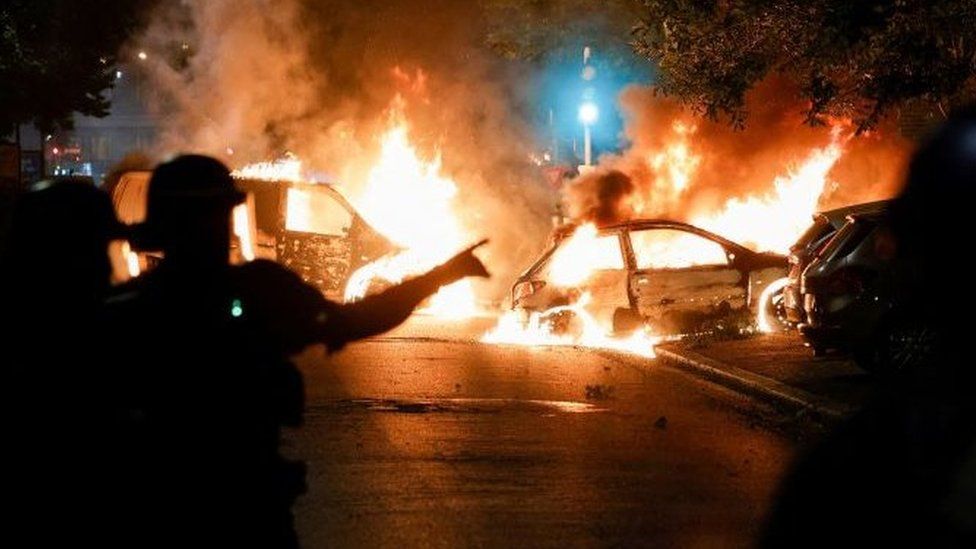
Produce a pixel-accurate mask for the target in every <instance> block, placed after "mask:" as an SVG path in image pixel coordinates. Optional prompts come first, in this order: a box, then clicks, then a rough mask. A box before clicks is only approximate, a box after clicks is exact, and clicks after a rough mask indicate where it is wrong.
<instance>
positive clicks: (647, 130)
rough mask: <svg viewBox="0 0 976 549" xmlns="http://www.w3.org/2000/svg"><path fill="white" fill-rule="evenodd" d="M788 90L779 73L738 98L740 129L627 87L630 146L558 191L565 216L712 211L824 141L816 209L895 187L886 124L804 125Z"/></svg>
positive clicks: (893, 135)
mask: <svg viewBox="0 0 976 549" xmlns="http://www.w3.org/2000/svg"><path fill="white" fill-rule="evenodd" d="M798 97H799V94H798V93H797V90H796V89H795V88H793V87H792V86H791V84H789V83H787V82H786V81H785V80H782V79H780V78H775V77H774V78H770V79H768V80H766V81H765V82H763V83H762V84H761V85H759V86H758V87H757V88H756V89H755V90H753V91H752V92H751V94H750V95H749V96H748V98H747V106H748V108H749V118H748V120H747V122H746V124H747V125H746V127H745V128H742V129H736V128H733V127H730V126H729V125H728V124H726V123H725V122H722V121H712V120H707V119H704V118H702V117H700V116H697V115H695V113H693V112H691V111H690V110H688V109H686V108H684V107H682V106H681V105H679V104H678V103H677V102H676V101H674V100H671V99H668V98H665V97H661V96H659V95H657V94H655V92H654V90H653V88H649V87H631V88H629V89H627V90H626V91H625V92H624V93H623V94H622V95H621V97H620V104H621V107H622V109H623V111H624V112H625V114H626V117H627V120H628V123H627V129H626V136H625V137H626V139H627V140H628V141H629V142H630V146H629V147H628V148H627V149H626V151H625V152H624V153H622V154H620V155H607V156H604V157H601V158H600V162H599V165H598V167H597V169H596V170H594V171H593V172H592V173H590V174H587V175H585V176H584V177H581V178H579V179H578V180H577V181H576V182H575V183H574V184H573V185H571V186H570V187H569V188H568V189H567V191H566V193H565V194H566V201H567V202H568V206H569V209H570V213H571V215H573V216H574V217H576V218H578V219H581V220H593V221H598V222H602V223H606V222H610V221H619V220H625V219H630V218H635V217H665V218H671V219H677V220H685V221H688V220H692V219H694V218H695V217H696V216H699V215H703V214H708V213H711V212H716V211H718V210H720V209H721V208H722V206H723V205H724V204H725V203H726V202H727V201H728V200H730V199H734V198H745V197H750V196H762V195H764V194H767V193H769V192H770V191H772V190H773V186H774V182H775V181H776V179H777V177H780V176H784V175H787V174H789V173H790V172H791V170H794V169H796V168H797V167H798V166H799V165H800V164H801V163H802V162H803V161H804V160H805V159H807V158H808V157H809V156H810V154H811V151H815V150H817V149H822V148H824V147H827V146H828V145H829V144H831V142H832V141H833V140H834V139H839V141H840V143H841V146H842V147H843V155H842V156H841V157H840V159H839V160H838V161H837V162H836V163H835V164H834V165H833V167H832V168H831V169H830V171H829V172H828V174H827V181H828V185H827V186H826V187H825V189H824V192H823V194H822V195H821V196H820V204H819V207H821V208H831V207H839V206H842V205H847V204H852V203H857V202H864V201H870V200H878V199H882V198H887V197H891V196H893V195H895V194H896V193H897V191H898V189H899V188H900V185H901V180H902V173H903V171H904V169H905V166H906V162H907V159H908V156H909V153H910V151H911V144H910V143H909V142H908V141H906V140H905V139H903V138H901V137H900V136H899V134H898V132H897V129H896V128H895V127H894V126H893V125H891V124H888V125H882V127H881V128H880V129H878V130H877V131H875V132H872V133H871V134H867V135H861V136H853V132H854V128H853V126H851V125H850V124H847V123H845V121H841V120H836V121H832V122H831V124H830V125H828V126H822V127H809V126H807V125H805V124H804V117H803V112H804V110H805V105H804V104H803V103H802V102H801V101H800V100H799V99H798ZM833 132H837V133H836V136H837V137H835V134H834V133H833ZM623 189H631V191H630V192H621V191H622V190H623Z"/></svg>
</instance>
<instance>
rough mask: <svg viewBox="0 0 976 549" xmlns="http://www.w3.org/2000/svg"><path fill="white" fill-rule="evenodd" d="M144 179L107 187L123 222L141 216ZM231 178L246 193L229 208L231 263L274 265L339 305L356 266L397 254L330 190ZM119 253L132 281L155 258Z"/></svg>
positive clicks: (128, 177) (142, 175)
mask: <svg viewBox="0 0 976 549" xmlns="http://www.w3.org/2000/svg"><path fill="white" fill-rule="evenodd" d="M150 175H151V174H150V173H149V172H128V173H126V174H124V175H123V176H122V177H121V178H120V179H119V181H118V183H117V184H116V185H115V186H114V188H113V189H112V202H113V204H114V205H115V209H116V212H117V214H118V216H119V219H120V220H121V221H122V222H124V223H129V224H132V223H138V222H140V221H142V220H143V219H144V218H145V215H146V197H147V191H148V188H149V177H150ZM235 181H236V182H237V185H238V187H239V188H240V189H241V190H242V191H244V192H246V193H247V200H246V201H245V202H244V203H243V204H241V205H239V206H237V208H235V210H234V215H233V228H234V231H233V232H234V237H233V239H232V244H231V248H232V249H231V255H232V259H233V260H234V261H238V262H239V261H248V260H251V259H254V258H264V259H270V260H273V261H277V262H279V263H281V264H282V265H284V266H286V267H288V268H290V269H291V270H293V271H295V272H296V273H298V274H299V275H300V276H301V277H302V279H304V280H305V281H306V282H308V283H309V284H311V285H313V286H315V287H317V288H319V289H320V290H321V291H322V292H323V293H324V294H325V295H327V296H328V297H330V298H332V299H338V300H341V299H342V297H343V292H344V290H345V287H346V283H347V282H348V280H349V277H350V276H351V275H352V274H353V273H354V272H355V271H356V270H357V269H359V268H360V267H362V266H363V265H366V264H367V263H371V262H373V261H375V260H376V259H378V258H380V257H381V256H383V255H385V254H388V253H390V252H392V251H394V250H395V249H396V248H395V246H394V245H393V244H391V243H390V242H389V241H388V240H387V239H386V238H384V237H383V236H382V235H380V234H379V233H378V232H376V231H375V230H374V229H373V228H372V227H370V226H369V224H367V223H366V221H365V220H364V219H363V218H362V217H361V216H360V215H359V214H358V213H357V212H356V210H355V209H354V208H353V207H352V205H351V204H349V202H348V201H347V200H346V199H345V198H344V197H343V196H342V194H341V193H340V192H339V191H338V190H337V189H336V188H335V187H334V186H332V185H329V184H325V183H310V182H305V181H294V180H274V181H270V180H265V179H258V178H246V177H235ZM125 253H126V254H127V256H128V257H127V258H128V264H129V274H130V275H132V276H137V275H138V274H139V273H140V272H141V271H144V270H146V269H150V268H152V267H153V266H154V264H155V263H156V262H157V261H158V260H159V257H158V255H157V254H154V253H152V252H150V253H140V254H135V253H133V252H131V251H130V250H125Z"/></svg>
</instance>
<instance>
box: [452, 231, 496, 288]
mask: <svg viewBox="0 0 976 549" xmlns="http://www.w3.org/2000/svg"><path fill="white" fill-rule="evenodd" d="M487 243H488V239H485V240H482V241H481V242H478V243H477V244H475V245H473V246H470V247H468V248H467V249H465V250H464V251H462V252H459V253H458V254H457V255H455V256H454V257H452V258H451V259H448V260H447V262H445V263H444V264H443V265H442V266H441V267H442V268H443V269H444V271H446V272H447V273H448V274H450V275H451V277H452V278H457V279H462V278H464V277H468V276H477V277H481V278H488V277H490V276H491V274H490V273H489V272H488V269H486V268H485V264H484V263H482V262H481V260H480V259H478V257H477V256H475V255H474V251H475V250H476V249H478V248H480V247H481V246H484V245H485V244H487Z"/></svg>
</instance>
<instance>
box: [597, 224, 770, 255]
mask: <svg viewBox="0 0 976 549" xmlns="http://www.w3.org/2000/svg"><path fill="white" fill-rule="evenodd" d="M643 229H676V230H679V231H685V232H689V233H693V234H697V235H699V236H702V237H705V238H708V239H709V240H714V241H717V242H721V243H722V244H725V245H728V246H731V247H733V248H737V249H739V250H742V251H744V252H746V253H750V254H755V253H757V252H754V251H752V250H750V249H749V248H746V247H745V246H743V245H742V244H739V243H737V242H733V241H731V240H729V239H727V238H724V237H722V236H719V235H717V234H715V233H713V232H711V231H707V230H705V229H702V228H700V227H696V226H694V225H692V224H690V223H685V222H683V221H674V220H673V219H632V220H630V221H625V222H623V223H614V224H612V225H603V226H601V227H600V228H599V230H600V232H612V231H622V230H631V231H634V230H637V231H640V230H643Z"/></svg>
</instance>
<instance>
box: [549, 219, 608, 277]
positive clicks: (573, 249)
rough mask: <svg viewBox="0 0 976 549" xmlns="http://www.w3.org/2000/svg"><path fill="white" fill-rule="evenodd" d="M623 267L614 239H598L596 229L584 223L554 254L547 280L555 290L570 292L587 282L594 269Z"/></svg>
mask: <svg viewBox="0 0 976 549" xmlns="http://www.w3.org/2000/svg"><path fill="white" fill-rule="evenodd" d="M608 240H609V241H611V242H608ZM608 244H609V245H608ZM623 267H624V265H623V260H622V257H621V255H620V245H619V243H618V242H617V236H616V235H611V236H599V235H598V234H597V228H596V225H593V224H592V223H587V224H586V225H582V226H580V227H579V228H577V229H576V231H575V232H574V233H573V235H572V236H570V237H569V239H568V240H567V241H565V242H563V243H562V244H561V245H560V246H559V248H558V249H557V250H556V251H555V253H553V256H552V260H551V262H550V267H549V276H550V281H551V282H552V283H553V284H555V285H556V286H560V287H563V288H572V287H575V286H579V285H580V284H582V283H584V282H586V280H587V279H589V278H590V276H591V275H592V274H593V271H595V270H597V269H622V268H623Z"/></svg>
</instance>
